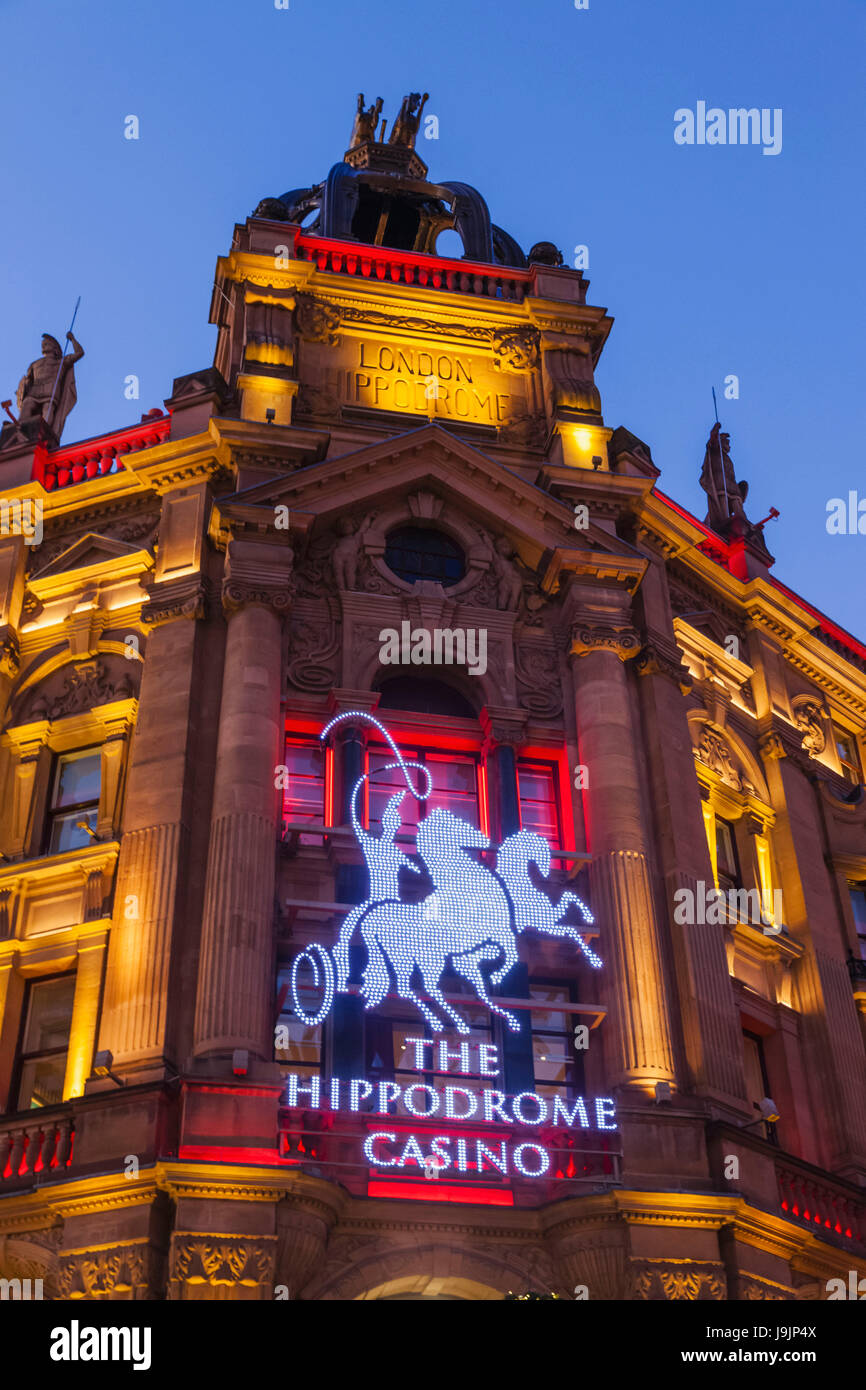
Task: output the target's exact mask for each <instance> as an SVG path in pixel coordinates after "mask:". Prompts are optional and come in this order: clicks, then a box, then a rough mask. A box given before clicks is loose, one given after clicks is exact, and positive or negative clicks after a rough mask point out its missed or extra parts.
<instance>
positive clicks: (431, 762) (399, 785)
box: [367, 745, 481, 834]
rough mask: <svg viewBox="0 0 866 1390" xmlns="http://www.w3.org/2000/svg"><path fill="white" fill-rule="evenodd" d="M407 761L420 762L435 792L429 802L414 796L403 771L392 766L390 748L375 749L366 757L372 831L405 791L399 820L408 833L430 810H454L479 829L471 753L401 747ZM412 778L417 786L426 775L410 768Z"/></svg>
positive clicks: (475, 769) (475, 763) (475, 764)
mask: <svg viewBox="0 0 866 1390" xmlns="http://www.w3.org/2000/svg"><path fill="white" fill-rule="evenodd" d="M400 751H401V752H402V754H403V757H404V759H405V760H406V762H407V763H408V762H413V763H421V764H422V765H423V766H424V767H426V768H427V770H428V772H429V773H430V776H431V777H432V779H433V792H432V795H431V796H430V797H428V799H427V800H426V801H419V800H417V799H416V798H415V797H414V796H412V795H411V793H410V792H409V790H408V788H407V786H406V779H405V777H404V776H403V773H402V771H401V770H400V769H399V768H397V767H391V766H390V764H391V763H393V762H394V761H395V759H394V755H393V753H392V752H391V750H390V749H385V750H382V751H380V749H379V748H377V747H375V746H374V747H372V748H371V749H370V751H369V753H368V755H367V771H368V773H369V774H370V777H369V781H368V783H367V809H368V817H369V819H368V825H369V828H370V829H371V830H375V829H377V828H378V827H379V826H381V824H382V812H383V811H384V809H385V806H386V804H387V802H388V800H389V798H390V797H392V796H394V795H395V794H396V793H397V792H405V793H406V795H405V796H404V797H403V800H402V802H401V803H400V818H401V820H402V823H403V831H404V832H405V833H406V834H411V833H413V832H414V830H415V827H416V826H417V825H418V822H419V820H421V819H422V818H423V817H424V816H426V815H428V814H429V812H430V811H432V810H434V809H436V808H441V809H442V810H447V811H451V813H452V814H453V815H455V816H459V817H460V819H461V820H465V821H467V822H468V823H469V825H474V826H476V827H477V826H480V824H481V819H480V808H479V802H478V759H477V758H476V757H475V756H474V755H473V754H471V753H442V752H440V751H439V750H438V749H437V750H436V751H432V750H427V749H407V748H404V747H403V746H402V745H400ZM409 776H410V777H411V779H412V782H413V784H414V785H415V786H419V785H421V784H423V783H424V782H425V780H426V779H425V777H424V774H423V772H419V771H418V770H417V769H413V768H410V769H409Z"/></svg>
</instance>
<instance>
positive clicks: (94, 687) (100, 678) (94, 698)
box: [29, 660, 135, 719]
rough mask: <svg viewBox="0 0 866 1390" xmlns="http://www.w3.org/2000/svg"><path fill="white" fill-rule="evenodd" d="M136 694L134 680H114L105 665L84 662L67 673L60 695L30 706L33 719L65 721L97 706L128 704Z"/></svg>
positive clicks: (99, 662) (125, 676) (39, 700)
mask: <svg viewBox="0 0 866 1390" xmlns="http://www.w3.org/2000/svg"><path fill="white" fill-rule="evenodd" d="M134 694H135V689H134V687H133V683H132V679H131V678H130V677H129V676H127V675H123V676H121V677H120V679H119V680H112V678H111V676H110V674H109V672H108V670H107V668H106V665H105V663H104V662H103V661H100V660H95V661H82V662H80V663H79V664H78V665H77V666H74V667H73V669H72V670H71V671H69V672H67V673H66V675H65V676H64V680H63V691H62V693H61V694H60V695H56V696H53V697H52V696H51V695H43V696H42V697H41V698H40V699H38V700H36V701H35V703H34V704H32V705H31V706H30V711H29V714H30V718H31V719H61V718H62V717H63V716H64V715H65V714H79V713H81V711H82V710H87V709H92V708H93V706H94V705H107V704H110V703H111V702H112V701H114V700H128V699H130V698H131V697H132V696H133V695H134Z"/></svg>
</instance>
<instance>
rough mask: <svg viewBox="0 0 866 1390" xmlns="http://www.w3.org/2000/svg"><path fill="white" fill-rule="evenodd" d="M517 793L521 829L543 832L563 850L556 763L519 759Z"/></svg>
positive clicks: (544, 836)
mask: <svg viewBox="0 0 866 1390" xmlns="http://www.w3.org/2000/svg"><path fill="white" fill-rule="evenodd" d="M517 796H518V800H519V804H520V827H521V829H522V830H532V831H534V832H535V834H536V835H541V837H542V838H543V839H545V840H547V842H548V844H549V845H550V847H551V849H562V832H561V828H560V819H559V797H558V794H557V776H556V768H555V767H554V766H553V764H551V763H537V762H533V761H531V760H529V759H527V758H518V760H517Z"/></svg>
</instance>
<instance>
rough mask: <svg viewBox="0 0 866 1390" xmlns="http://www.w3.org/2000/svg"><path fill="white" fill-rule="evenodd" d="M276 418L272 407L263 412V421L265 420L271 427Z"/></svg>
mask: <svg viewBox="0 0 866 1390" xmlns="http://www.w3.org/2000/svg"><path fill="white" fill-rule="evenodd" d="M276 418H277V412H276V411H275V410H274V408H273V406H269V407H268V409H267V410H266V411H265V419H266V420H267V422H268V424H269V425H272V424H273V423H274V421H275V420H276Z"/></svg>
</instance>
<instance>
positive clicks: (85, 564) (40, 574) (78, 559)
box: [30, 531, 141, 584]
mask: <svg viewBox="0 0 866 1390" xmlns="http://www.w3.org/2000/svg"><path fill="white" fill-rule="evenodd" d="M140 550H141V546H140V545H130V544H129V543H128V542H127V541H117V540H113V539H112V538H111V537H110V536H99V535H97V534H96V533H95V532H94V531H89V532H88V533H87V535H85V536H81V537H79V539H78V540H77V541H75V542H74V543H73V544H72V545H70V546H69V547H68V548H67V549H66V550H62V551H61V552H60V554H59V555H55V557H54V559H53V560H52V561H51V562H50V563H49V564H47V565H45V567H44V568H43V569H41V570H37V571H36V572H35V573H34V574H33V575H31V578H30V582H31V584H32V583H33V582H34V581H38V580H41V579H53V578H54V577H55V576H56V575H59V574H68V573H69V572H70V570H80V569H89V568H91V567H92V566H93V565H104V564H106V563H107V562H109V561H112V560H117V559H119V558H125V557H127V556H130V555H136V554H137V553H138V552H139V551H140Z"/></svg>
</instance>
